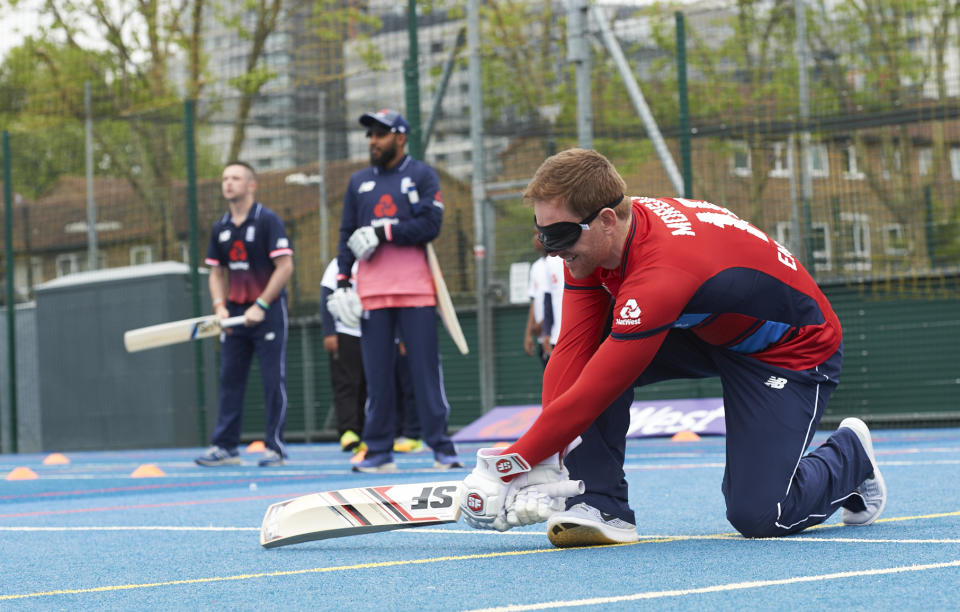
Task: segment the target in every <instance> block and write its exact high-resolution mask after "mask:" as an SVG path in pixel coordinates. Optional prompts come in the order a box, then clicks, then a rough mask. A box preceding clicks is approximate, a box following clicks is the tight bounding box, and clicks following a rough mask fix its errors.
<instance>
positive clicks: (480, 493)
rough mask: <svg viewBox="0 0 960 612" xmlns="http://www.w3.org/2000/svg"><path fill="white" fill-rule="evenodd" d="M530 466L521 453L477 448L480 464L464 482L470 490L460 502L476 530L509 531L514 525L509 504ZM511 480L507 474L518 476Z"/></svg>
mask: <svg viewBox="0 0 960 612" xmlns="http://www.w3.org/2000/svg"><path fill="white" fill-rule="evenodd" d="M529 471H530V466H529V465H528V464H527V462H526V461H524V460H523V457H521V456H520V455H518V454H517V453H510V454H509V455H501V454H500V449H498V448H481V449H480V450H478V451H477V465H476V467H474V468H473V472H471V473H470V474H469V475H468V476H467V477H466V478H464V480H463V484H464V485H465V486H466V493H465V494H464V496H463V498H462V501H461V502H460V508H461V510H462V511H463V518H464V520H465V521H466V522H467V524H468V525H470V526H471V527H473V528H474V529H493V530H496V531H506V530H507V529H510V528H511V527H513V525H511V524H510V523H509V522H508V521H507V511H506V508H507V505H508V503H510V502H512V501H513V496H514V495H515V491H516V487H517V482H516V481H517V480H518V479H520V478H522V477H523V475H524V474H525V473H526V472H529ZM517 474H519V476H517V477H516V478H514V479H513V480H511V481H510V482H504V481H503V477H505V476H512V475H517Z"/></svg>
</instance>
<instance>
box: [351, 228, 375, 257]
mask: <svg viewBox="0 0 960 612" xmlns="http://www.w3.org/2000/svg"><path fill="white" fill-rule="evenodd" d="M347 246H348V247H350V250H351V251H353V254H354V255H356V257H357V259H360V260H362V261H367V260H368V259H370V257H372V256H373V252H374V251H376V250H377V247H378V246H380V239H379V238H377V231H376V230H375V229H373V227H371V226H369V225H366V226H364V227H361V228H359V229H357V230H356V231H354V232H353V233H352V234H350V238H349V239H348V240H347Z"/></svg>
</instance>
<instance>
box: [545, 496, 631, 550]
mask: <svg viewBox="0 0 960 612" xmlns="http://www.w3.org/2000/svg"><path fill="white" fill-rule="evenodd" d="M547 537H548V538H550V543H551V544H553V545H554V546H556V547H557V548H568V547H570V546H599V545H603V544H628V543H630V542H636V541H637V526H636V525H632V524H630V523H628V522H626V521H624V520H623V519H619V518H617V517H615V516H613V515H611V514H607V513H606V512H601V511H600V510H597V509H596V508H594V507H593V506H590V505H588V504H583V503H581V504H577V505H575V506H573V507H571V508H570V509H569V510H567V511H565V512H558V513H557V514H554V515H553V516H551V517H550V519H549V520H548V521H547Z"/></svg>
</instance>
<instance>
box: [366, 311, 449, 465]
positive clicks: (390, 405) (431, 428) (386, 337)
mask: <svg viewBox="0 0 960 612" xmlns="http://www.w3.org/2000/svg"><path fill="white" fill-rule="evenodd" d="M397 337H399V338H400V339H401V340H403V343H404V345H405V346H406V348H407V363H408V365H409V366H410V368H409V371H410V381H411V383H412V386H413V396H414V397H415V398H416V402H415V404H416V410H417V414H418V416H419V417H420V432H421V435H422V438H423V441H424V442H426V443H427V445H428V446H430V448H432V449H433V450H434V452H435V453H437V452H439V453H444V454H447V455H453V454H456V449H455V447H454V445H453V441H451V440H450V437H449V436H448V435H447V418H448V416H449V413H450V405H449V404H448V403H447V397H446V392H445V391H444V388H443V375H442V372H441V369H440V354H439V352H438V349H437V314H436V310H435V309H434V307H432V306H424V307H415V308H381V309H377V310H369V311H365V312H364V314H363V318H362V319H361V320H360V342H361V345H362V351H363V370H364V374H365V375H366V377H367V408H366V420H365V421H364V425H363V441H364V442H366V444H367V447H368V451H367V456H368V457H369V456H370V455H372V454H377V453H392V452H393V438H394V435H395V434H396V431H397V427H396V418H397V401H399V400H398V398H397V382H396V375H397V367H396V359H397V353H398V351H397V349H396V344H395V339H396V338H397Z"/></svg>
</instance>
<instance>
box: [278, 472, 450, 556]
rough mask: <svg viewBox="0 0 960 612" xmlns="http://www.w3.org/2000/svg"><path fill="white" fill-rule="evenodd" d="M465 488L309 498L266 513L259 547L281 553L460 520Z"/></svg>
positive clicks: (409, 487)
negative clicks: (291, 548) (300, 546)
mask: <svg viewBox="0 0 960 612" xmlns="http://www.w3.org/2000/svg"><path fill="white" fill-rule="evenodd" d="M463 490H464V487H463V482H462V481H459V480H452V481H445V482H423V483H409V484H400V485H385V486H379V487H359V488H356V489H339V490H336V491H325V492H321V493H310V494H309V495H303V496H301V497H295V498H293V499H288V500H287V501H282V502H278V503H276V504H273V505H272V506H270V507H269V508H267V512H266V514H265V515H264V517H263V523H262V524H261V526H260V545H261V546H263V547H264V548H276V547H278V546H287V545H289V544H298V543H300V542H309V541H311V540H326V539H328V538H340V537H344V536H351V535H359V534H363V533H376V532H379V531H392V530H394V529H406V528H409V527H424V526H427V525H442V524H444V523H456V522H457V521H458V520H460V498H461V497H462V495H463Z"/></svg>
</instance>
